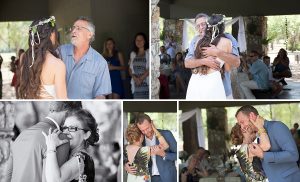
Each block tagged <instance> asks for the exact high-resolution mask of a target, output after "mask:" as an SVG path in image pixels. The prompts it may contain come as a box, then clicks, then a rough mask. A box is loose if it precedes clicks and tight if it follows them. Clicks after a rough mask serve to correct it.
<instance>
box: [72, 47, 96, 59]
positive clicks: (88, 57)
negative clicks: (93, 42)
mask: <svg viewBox="0 0 300 182" xmlns="http://www.w3.org/2000/svg"><path fill="white" fill-rule="evenodd" d="M71 45H72V47H71V51H69V52H68V56H72V58H73V59H74V45H73V44H71ZM92 49H93V48H92V47H91V46H89V49H88V51H87V52H86V54H85V55H83V57H82V58H81V60H82V59H85V60H92V59H91V57H92Z"/></svg>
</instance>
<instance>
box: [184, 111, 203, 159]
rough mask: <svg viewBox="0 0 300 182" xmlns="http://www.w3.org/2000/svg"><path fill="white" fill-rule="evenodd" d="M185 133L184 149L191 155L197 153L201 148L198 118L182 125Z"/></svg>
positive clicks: (193, 118)
mask: <svg viewBox="0 0 300 182" xmlns="http://www.w3.org/2000/svg"><path fill="white" fill-rule="evenodd" d="M182 132H183V149H184V151H186V152H187V153H188V154H189V155H191V154H193V153H195V152H196V150H197V149H198V147H199V144H198V136H197V121H196V117H192V118H190V119H189V120H187V121H185V122H183V123H182Z"/></svg>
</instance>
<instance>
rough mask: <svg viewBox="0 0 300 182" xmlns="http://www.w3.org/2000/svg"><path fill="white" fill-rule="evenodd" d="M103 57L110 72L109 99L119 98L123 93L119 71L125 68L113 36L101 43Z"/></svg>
mask: <svg viewBox="0 0 300 182" xmlns="http://www.w3.org/2000/svg"><path fill="white" fill-rule="evenodd" d="M102 55H103V57H104V58H105V59H106V61H107V64H108V69H109V74H110V81H111V87H112V93H111V94H109V95H108V98H109V99H121V98H123V95H124V89H123V81H122V77H121V71H123V70H126V66H125V63H124V57H123V54H122V53H121V52H120V51H118V50H117V48H116V43H115V41H114V39H113V38H108V39H106V40H105V42H104V45H103V53H102Z"/></svg>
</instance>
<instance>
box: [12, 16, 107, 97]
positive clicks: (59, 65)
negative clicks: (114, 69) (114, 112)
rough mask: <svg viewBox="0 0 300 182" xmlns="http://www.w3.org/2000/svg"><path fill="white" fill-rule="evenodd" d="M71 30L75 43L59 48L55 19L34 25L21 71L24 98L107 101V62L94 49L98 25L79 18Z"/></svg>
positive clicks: (21, 64) (19, 90)
mask: <svg viewBox="0 0 300 182" xmlns="http://www.w3.org/2000/svg"><path fill="white" fill-rule="evenodd" d="M70 31H71V32H70V36H71V44H66V45H62V46H59V43H58V31H57V27H56V21H55V17H54V16H51V17H50V18H48V19H46V18H42V19H40V20H36V21H33V22H32V24H31V25H30V27H29V39H28V43H29V49H28V50H27V51H26V52H25V53H24V54H22V56H21V58H20V60H21V61H20V70H18V79H17V80H18V82H19V83H18V90H17V92H18V95H19V96H20V98H21V99H67V98H69V99H104V98H105V96H106V95H108V94H110V93H111V82H110V75H109V70H108V66H107V63H106V61H105V59H104V58H103V57H102V56H101V55H100V54H99V53H98V52H97V51H96V50H94V49H93V48H92V47H91V43H92V42H93V40H94V39H95V25H94V24H93V22H92V21H91V20H90V19H89V18H87V17H79V18H77V19H76V20H75V22H74V24H73V26H72V28H71V29H70ZM58 46H59V47H58Z"/></svg>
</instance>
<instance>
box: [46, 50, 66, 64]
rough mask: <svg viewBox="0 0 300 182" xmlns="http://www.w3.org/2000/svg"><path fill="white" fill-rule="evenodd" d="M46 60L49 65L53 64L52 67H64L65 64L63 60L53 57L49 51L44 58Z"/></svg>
mask: <svg viewBox="0 0 300 182" xmlns="http://www.w3.org/2000/svg"><path fill="white" fill-rule="evenodd" d="M46 62H47V63H48V64H49V65H51V66H54V67H65V64H64V62H63V61H62V60H61V59H59V58H57V57H55V56H54V55H53V54H51V53H49V54H47V59H46Z"/></svg>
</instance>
